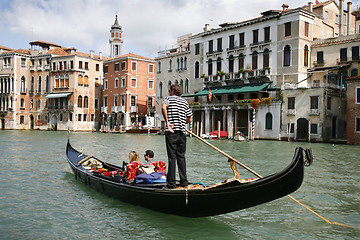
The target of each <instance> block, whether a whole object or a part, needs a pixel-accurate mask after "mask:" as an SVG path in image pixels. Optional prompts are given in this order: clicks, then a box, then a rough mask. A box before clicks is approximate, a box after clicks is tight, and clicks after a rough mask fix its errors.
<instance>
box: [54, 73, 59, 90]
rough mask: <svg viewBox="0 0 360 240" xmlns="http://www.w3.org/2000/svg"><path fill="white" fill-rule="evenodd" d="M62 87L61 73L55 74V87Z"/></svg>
mask: <svg viewBox="0 0 360 240" xmlns="http://www.w3.org/2000/svg"><path fill="white" fill-rule="evenodd" d="M59 87H60V78H59V75H56V76H55V88H59Z"/></svg>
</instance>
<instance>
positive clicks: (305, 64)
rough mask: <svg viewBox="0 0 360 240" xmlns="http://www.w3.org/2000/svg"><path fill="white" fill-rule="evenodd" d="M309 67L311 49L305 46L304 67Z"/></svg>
mask: <svg viewBox="0 0 360 240" xmlns="http://www.w3.org/2000/svg"><path fill="white" fill-rule="evenodd" d="M308 66H309V47H308V45H305V47H304V67H308Z"/></svg>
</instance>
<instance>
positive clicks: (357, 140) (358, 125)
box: [346, 76, 360, 144]
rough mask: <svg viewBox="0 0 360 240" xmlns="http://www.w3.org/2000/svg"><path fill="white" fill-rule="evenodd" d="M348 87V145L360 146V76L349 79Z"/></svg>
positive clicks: (347, 81)
mask: <svg viewBox="0 0 360 240" xmlns="http://www.w3.org/2000/svg"><path fill="white" fill-rule="evenodd" d="M346 85H347V92H346V101H347V111H346V112H347V114H346V133H347V144H360V76H354V77H350V78H348V79H347V80H346Z"/></svg>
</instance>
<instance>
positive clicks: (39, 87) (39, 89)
mask: <svg viewBox="0 0 360 240" xmlns="http://www.w3.org/2000/svg"><path fill="white" fill-rule="evenodd" d="M38 93H41V76H39V79H38Z"/></svg>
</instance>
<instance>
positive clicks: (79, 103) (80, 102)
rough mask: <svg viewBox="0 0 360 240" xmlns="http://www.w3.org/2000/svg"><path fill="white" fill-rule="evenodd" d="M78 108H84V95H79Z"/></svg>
mask: <svg viewBox="0 0 360 240" xmlns="http://www.w3.org/2000/svg"><path fill="white" fill-rule="evenodd" d="M78 108H82V96H79V97H78Z"/></svg>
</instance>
